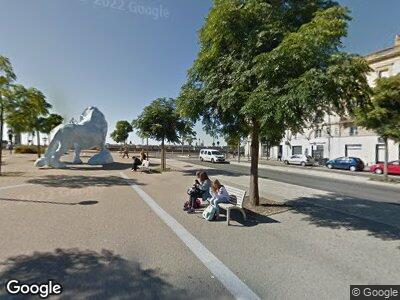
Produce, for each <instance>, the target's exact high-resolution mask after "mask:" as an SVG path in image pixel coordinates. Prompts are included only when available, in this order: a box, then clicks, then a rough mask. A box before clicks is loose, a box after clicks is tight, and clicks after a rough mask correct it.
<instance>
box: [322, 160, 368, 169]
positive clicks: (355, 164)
mask: <svg viewBox="0 0 400 300" xmlns="http://www.w3.org/2000/svg"><path fill="white" fill-rule="evenodd" d="M326 167H327V168H328V169H343V170H350V171H352V172H355V171H363V170H364V167H365V164H364V162H363V161H362V160H361V159H359V158H358V157H339V158H336V159H332V160H328V161H327V163H326Z"/></svg>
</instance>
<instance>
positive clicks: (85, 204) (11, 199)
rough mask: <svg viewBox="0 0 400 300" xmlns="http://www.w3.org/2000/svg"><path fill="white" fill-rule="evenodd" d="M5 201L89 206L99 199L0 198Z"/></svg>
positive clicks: (0, 200)
mask: <svg viewBox="0 0 400 300" xmlns="http://www.w3.org/2000/svg"><path fill="white" fill-rule="evenodd" d="M2 201H5V202H17V203H18V202H21V203H29V204H51V205H66V206H75V205H83V206H89V205H95V204H97V203H99V201H95V200H86V201H81V202H76V203H74V202H72V203H71V202H57V201H39V200H27V199H14V198H0V202H2Z"/></svg>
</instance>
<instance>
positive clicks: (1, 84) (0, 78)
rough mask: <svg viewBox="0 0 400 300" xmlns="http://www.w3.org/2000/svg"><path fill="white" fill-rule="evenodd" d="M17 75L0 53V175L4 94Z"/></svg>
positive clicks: (4, 106) (6, 102)
mask: <svg viewBox="0 0 400 300" xmlns="http://www.w3.org/2000/svg"><path fill="white" fill-rule="evenodd" d="M16 78H17V77H16V76H15V73H14V71H13V68H12V65H11V63H10V61H9V59H8V58H7V57H4V56H1V55H0V175H1V167H2V157H3V156H2V152H3V128H4V117H5V113H6V109H7V107H8V105H9V103H8V101H7V100H9V99H7V98H6V97H5V94H9V93H10V91H9V89H10V85H11V84H12V83H13V82H14V80H15V79H16Z"/></svg>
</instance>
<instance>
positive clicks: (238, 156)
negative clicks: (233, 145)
mask: <svg viewBox="0 0 400 300" xmlns="http://www.w3.org/2000/svg"><path fill="white" fill-rule="evenodd" d="M238 163H240V138H239V142H238Z"/></svg>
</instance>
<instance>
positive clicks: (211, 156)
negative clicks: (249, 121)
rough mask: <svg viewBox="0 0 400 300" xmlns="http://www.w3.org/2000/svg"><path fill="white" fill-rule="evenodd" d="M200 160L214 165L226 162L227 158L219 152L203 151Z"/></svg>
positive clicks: (213, 150)
mask: <svg viewBox="0 0 400 300" xmlns="http://www.w3.org/2000/svg"><path fill="white" fill-rule="evenodd" d="M199 158H200V160H201V161H210V162H212V163H216V162H225V156H224V155H223V154H222V153H221V151H219V150H215V149H201V150H200V154H199Z"/></svg>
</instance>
